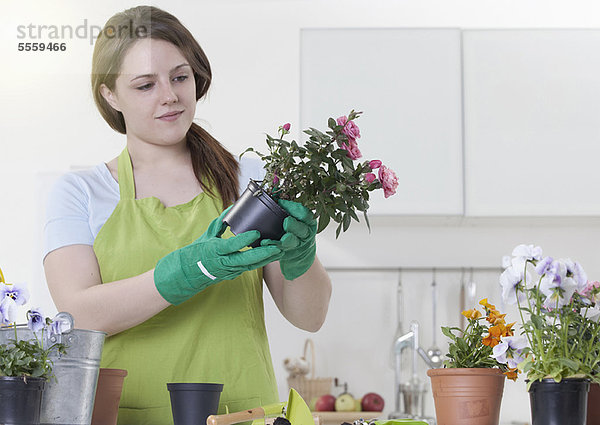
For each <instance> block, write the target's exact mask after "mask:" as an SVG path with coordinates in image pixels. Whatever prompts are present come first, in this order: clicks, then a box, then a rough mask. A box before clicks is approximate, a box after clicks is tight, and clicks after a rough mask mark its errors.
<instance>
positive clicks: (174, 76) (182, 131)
mask: <svg viewBox="0 0 600 425" xmlns="http://www.w3.org/2000/svg"><path fill="white" fill-rule="evenodd" d="M101 91H102V95H103V96H104V98H105V99H106V100H107V101H108V102H109V103H110V105H111V106H112V107H113V108H115V109H116V110H118V111H121V113H123V117H124V119H125V125H126V128H127V138H128V140H130V139H132V138H133V140H135V141H141V142H145V143H150V144H154V145H173V144H177V143H180V142H182V141H184V140H185V135H186V133H187V131H188V129H189V128H190V126H191V125H192V120H193V119H194V114H195V111H196V84H195V82H194V75H193V72H192V68H191V67H190V65H189V64H188V61H187V60H186V59H185V58H184V56H183V55H182V54H181V52H180V51H179V49H178V48H177V47H176V46H175V45H173V44H171V43H169V42H167V41H164V40H153V39H150V38H144V39H141V40H139V41H137V42H136V43H135V44H134V45H133V46H131V47H130V48H129V50H128V51H127V53H126V54H125V57H124V58H123V63H122V65H121V69H120V72H119V76H118V77H117V80H116V82H115V89H114V90H110V89H108V87H106V86H104V85H103V86H102V87H101Z"/></svg>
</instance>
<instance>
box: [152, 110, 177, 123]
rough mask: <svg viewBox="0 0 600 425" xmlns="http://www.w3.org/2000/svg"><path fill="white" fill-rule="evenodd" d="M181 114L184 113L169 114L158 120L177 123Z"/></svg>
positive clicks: (174, 112)
mask: <svg viewBox="0 0 600 425" xmlns="http://www.w3.org/2000/svg"><path fill="white" fill-rule="evenodd" d="M181 114H183V111H173V112H167V113H166V114H163V115H161V116H160V117H158V118H157V119H159V120H161V121H175V120H176V119H177V118H179V117H180V116H181Z"/></svg>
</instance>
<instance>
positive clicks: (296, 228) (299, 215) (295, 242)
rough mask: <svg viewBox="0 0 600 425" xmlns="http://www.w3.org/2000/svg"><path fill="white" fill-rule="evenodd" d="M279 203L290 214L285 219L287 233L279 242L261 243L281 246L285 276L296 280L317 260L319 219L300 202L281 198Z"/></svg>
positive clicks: (284, 226) (266, 241) (284, 224)
mask: <svg viewBox="0 0 600 425" xmlns="http://www.w3.org/2000/svg"><path fill="white" fill-rule="evenodd" d="M279 205H280V206H281V207H282V208H283V209H284V210H286V211H287V213H288V214H289V215H290V216H289V217H286V219H285V220H284V221H283V230H285V233H284V235H283V236H282V237H281V239H280V240H279V242H274V241H270V240H268V239H267V240H265V241H263V242H261V244H262V245H263V246H278V247H280V248H281V250H282V253H283V257H281V259H280V260H279V267H280V268H281V272H282V273H283V277H285V278H286V279H287V280H294V279H296V278H297V277H300V276H302V275H303V274H304V273H306V271H307V270H308V269H310V266H312V264H313V263H314V261H315V255H316V252H317V244H316V240H315V236H316V235H317V220H315V219H314V217H313V214H312V212H311V211H310V210H309V209H308V208H306V207H305V206H304V205H302V204H299V203H298V202H292V201H288V200H285V199H280V200H279ZM272 244H274V245H272Z"/></svg>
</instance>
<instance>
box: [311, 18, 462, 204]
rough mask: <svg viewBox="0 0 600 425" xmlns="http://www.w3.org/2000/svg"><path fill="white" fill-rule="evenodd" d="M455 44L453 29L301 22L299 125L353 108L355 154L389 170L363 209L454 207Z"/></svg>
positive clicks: (457, 154) (458, 164) (458, 149)
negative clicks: (391, 191)
mask: <svg viewBox="0 0 600 425" xmlns="http://www.w3.org/2000/svg"><path fill="white" fill-rule="evenodd" d="M460 43H461V36H460V30H458V29H305V30H302V33H301V83H300V86H301V117H300V121H301V124H302V128H303V129H305V128H308V127H315V128H317V129H321V130H324V129H325V128H326V127H327V118H328V117H334V118H337V117H338V116H341V115H346V114H348V112H349V111H350V110H351V109H355V110H359V111H363V112H364V114H363V115H362V116H361V117H360V118H359V119H358V121H357V124H358V126H359V127H360V129H361V135H362V137H361V138H360V139H359V140H358V142H359V147H360V150H361V152H362V154H363V158H362V159H361V160H364V159H381V160H382V161H383V163H384V164H385V165H386V166H389V167H390V168H392V169H393V170H394V171H395V172H396V173H397V175H398V180H399V186H398V191H397V193H396V195H394V196H392V197H390V198H387V199H384V197H383V193H382V191H380V190H379V191H375V192H372V197H371V202H370V205H371V208H370V209H369V213H370V214H371V215H373V214H407V215H413V214H432V215H460V214H462V213H463V195H462V192H463V190H462V184H463V172H462V121H461V120H462V114H461V112H462V109H461V108H462V99H461V95H462V93H461V92H462V86H461V54H460V52H461V45H460ZM303 140H305V139H303Z"/></svg>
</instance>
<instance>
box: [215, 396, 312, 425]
mask: <svg viewBox="0 0 600 425" xmlns="http://www.w3.org/2000/svg"><path fill="white" fill-rule="evenodd" d="M268 416H285V418H286V419H287V420H288V421H290V423H291V424H292V425H315V422H314V420H313V417H312V414H311V412H310V409H309V408H308V406H307V405H306V403H305V402H304V400H303V399H302V397H300V394H298V392H297V391H296V390H295V389H293V388H292V389H290V394H289V396H288V401H287V402H283V403H275V404H268V405H265V406H261V407H256V408H253V409H248V410H243V411H241V412H235V413H228V414H226V415H211V416H209V417H208V418H207V419H206V425H232V424H237V423H239V422H245V421H250V420H254V421H253V422H252V424H253V425H262V424H264V423H265V422H264V419H265V417H268Z"/></svg>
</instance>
